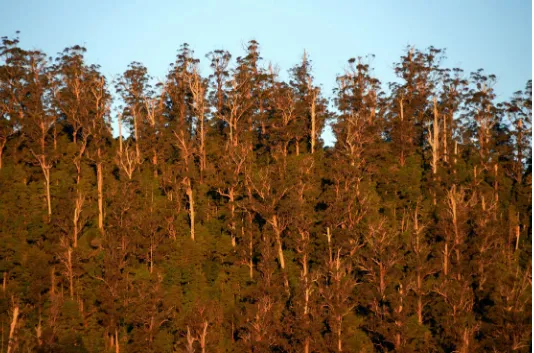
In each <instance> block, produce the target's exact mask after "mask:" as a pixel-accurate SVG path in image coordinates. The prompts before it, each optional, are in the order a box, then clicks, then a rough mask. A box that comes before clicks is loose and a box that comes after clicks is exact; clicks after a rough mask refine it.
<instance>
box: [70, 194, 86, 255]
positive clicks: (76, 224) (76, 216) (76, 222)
mask: <svg viewBox="0 0 534 353" xmlns="http://www.w3.org/2000/svg"><path fill="white" fill-rule="evenodd" d="M76 194H77V195H76V201H75V202H76V204H75V207H74V216H73V218H72V223H73V225H74V234H73V236H72V238H73V239H72V244H73V246H74V247H75V248H76V247H78V233H79V231H80V229H78V227H79V221H80V215H81V213H82V207H83V203H84V196H83V194H82V193H81V192H80V190H79V189H78V190H77V191H76Z"/></svg>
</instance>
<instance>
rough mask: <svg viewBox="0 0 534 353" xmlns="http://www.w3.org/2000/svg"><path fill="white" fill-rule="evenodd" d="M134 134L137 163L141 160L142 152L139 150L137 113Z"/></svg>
mask: <svg viewBox="0 0 534 353" xmlns="http://www.w3.org/2000/svg"><path fill="white" fill-rule="evenodd" d="M133 121H134V135H135V156H136V160H137V163H139V162H140V160H141V152H140V151H139V128H138V127H137V114H135V115H134V119H133Z"/></svg>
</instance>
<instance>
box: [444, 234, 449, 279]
mask: <svg viewBox="0 0 534 353" xmlns="http://www.w3.org/2000/svg"><path fill="white" fill-rule="evenodd" d="M443 274H445V276H447V275H448V274H449V243H447V242H445V250H444V251H443Z"/></svg>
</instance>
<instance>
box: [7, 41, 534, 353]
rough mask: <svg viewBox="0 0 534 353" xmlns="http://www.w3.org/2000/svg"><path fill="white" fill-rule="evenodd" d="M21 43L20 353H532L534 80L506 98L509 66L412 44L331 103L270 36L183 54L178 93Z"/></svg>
mask: <svg viewBox="0 0 534 353" xmlns="http://www.w3.org/2000/svg"><path fill="white" fill-rule="evenodd" d="M19 44H20V43H19V39H18V38H9V37H3V38H2V43H1V46H0V56H1V59H0V242H1V244H2V245H1V247H0V273H1V274H2V276H3V279H2V289H1V295H0V319H1V331H2V332H1V352H7V353H15V352H21V353H22V352H60V353H61V352H115V353H120V352H143V353H144V352H162V353H164V352H202V353H211V352H304V353H311V352H392V351H395V352H460V353H468V352H483V351H484V352H512V351H514V352H529V351H530V349H531V346H532V335H531V319H532V318H531V305H532V302H531V295H532V287H531V285H532V263H531V255H532V247H531V241H532V236H531V233H532V223H531V216H532V199H531V195H532V193H531V187H532V174H531V173H532V158H531V112H532V111H531V109H532V100H531V95H532V85H531V81H530V80H529V81H528V82H527V83H526V87H525V88H524V90H521V91H518V92H516V93H515V94H514V95H513V96H512V97H510V98H509V99H508V100H506V101H502V102H497V101H496V93H495V91H494V87H495V83H496V77H495V76H494V75H490V74H486V73H485V72H484V71H483V70H478V71H476V72H473V73H471V74H467V73H464V72H463V71H462V70H461V69H459V68H446V67H443V62H444V61H443V59H444V57H445V52H444V51H443V50H441V49H437V48H434V47H430V48H428V49H425V50H416V49H415V48H407V49H406V51H405V52H404V53H403V54H402V56H401V57H400V60H399V61H398V63H395V64H394V65H393V69H394V71H395V74H396V76H397V78H398V80H397V82H395V83H391V84H389V85H385V84H383V83H381V82H380V81H379V80H378V79H377V78H375V77H374V75H373V70H372V68H371V67H370V63H371V59H372V57H371V56H368V57H358V58H351V59H349V60H348V62H347V64H346V67H345V68H340V70H343V73H342V74H340V75H339V76H338V77H336V78H333V79H335V81H336V83H337V85H336V87H337V88H336V89H334V90H333V92H331V97H329V95H327V94H326V93H325V92H322V91H321V88H320V86H319V85H318V84H317V83H316V82H315V81H314V78H313V72H312V65H311V61H310V58H309V56H308V55H307V54H306V53H305V52H304V55H303V56H302V59H301V60H298V59H297V60H296V61H297V62H298V63H297V64H296V65H295V66H294V67H293V68H291V69H290V70H289V71H288V75H287V77H288V79H287V80H285V81H284V80H282V79H281V78H280V75H279V72H278V70H277V69H275V68H273V66H272V65H270V64H268V62H267V61H264V60H263V59H262V58H261V56H260V52H259V44H258V43H257V42H256V41H250V42H249V43H248V45H247V47H246V49H245V50H244V53H243V54H242V56H239V57H237V58H235V59H233V58H232V56H231V54H230V53H228V52H227V51H224V50H216V51H213V52H211V53H209V54H207V55H206V57H205V59H203V60H206V63H208V64H210V67H211V69H210V70H209V72H207V73H205V74H204V75H202V74H201V73H200V70H199V63H200V59H198V58H197V57H196V56H195V53H194V52H193V51H192V50H191V48H190V47H189V46H188V45H187V44H184V45H182V46H181V47H180V49H179V50H178V55H177V57H176V59H175V62H174V63H172V64H171V65H170V67H169V70H168V74H167V76H166V77H165V79H164V80H162V82H156V80H155V79H153V78H152V77H151V76H150V74H149V72H148V70H147V68H146V67H144V66H143V65H142V64H141V63H139V62H133V63H131V64H130V65H129V66H128V67H127V68H126V70H125V71H124V73H122V74H121V75H118V76H117V77H115V78H113V79H111V78H109V77H108V78H106V77H104V75H103V74H102V73H101V69H100V67H99V66H98V65H94V64H89V63H87V62H86V60H85V59H84V55H85V52H86V49H85V48H84V47H81V46H73V47H69V48H67V49H65V50H64V51H63V52H61V53H58V54H57V56H56V57H55V58H48V56H47V55H46V54H45V53H43V52H41V51H38V50H27V49H23V48H22V47H21V46H20V45H19ZM206 67H207V65H206ZM526 79H529V78H526ZM518 89H522V87H518ZM327 125H331V126H332V130H333V133H334V135H335V142H334V144H333V145H332V146H325V144H324V141H323V139H322V137H321V136H322V135H323V131H324V129H325V126H327ZM112 126H115V129H113V128H112ZM113 130H115V131H113Z"/></svg>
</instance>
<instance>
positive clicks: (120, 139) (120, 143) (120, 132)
mask: <svg viewBox="0 0 534 353" xmlns="http://www.w3.org/2000/svg"><path fill="white" fill-rule="evenodd" d="M117 120H118V122H119V154H120V155H122V115H121V114H119V116H118V119H117Z"/></svg>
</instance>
